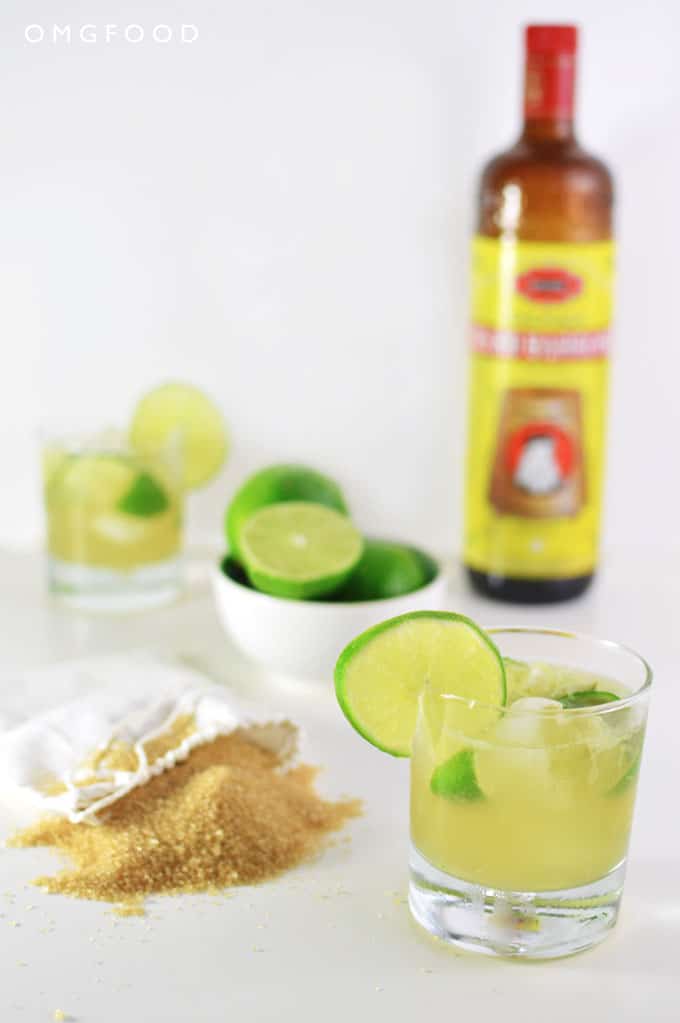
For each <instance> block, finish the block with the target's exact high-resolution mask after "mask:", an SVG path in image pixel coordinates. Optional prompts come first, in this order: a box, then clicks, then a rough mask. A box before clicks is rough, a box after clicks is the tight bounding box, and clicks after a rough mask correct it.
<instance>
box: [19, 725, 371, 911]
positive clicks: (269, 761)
mask: <svg viewBox="0 0 680 1023" xmlns="http://www.w3.org/2000/svg"><path fill="white" fill-rule="evenodd" d="M315 775H316V770H315V769H314V768H312V767H309V766H307V765H301V766H298V767H295V768H293V769H291V770H287V771H284V770H282V766H281V763H280V761H279V759H278V758H277V757H276V755H275V754H274V753H272V752H271V751H270V750H267V749H265V748H264V747H262V746H258V745H256V744H255V743H253V742H251V741H249V740H247V739H246V738H245V737H244V736H242V735H239V734H238V733H232V734H231V735H228V736H221V737H219V738H217V739H215V740H214V741H213V742H211V743H207V744H205V745H203V746H199V747H198V748H196V749H195V750H194V751H193V752H192V753H191V754H190V755H189V757H188V758H187V759H186V760H185V761H184V762H182V763H180V764H177V765H176V766H175V767H173V768H171V769H170V770H168V771H165V772H164V773H162V774H160V775H157V776H156V777H154V778H152V779H151V780H150V781H149V782H147V783H146V784H145V785H142V786H140V787H138V788H136V789H133V790H132V791H131V792H129V793H128V794H127V795H126V796H123V797H122V798H121V799H119V800H118V801H117V802H116V803H114V804H112V805H111V806H110V807H109V808H108V810H107V811H106V813H105V815H104V816H102V818H101V823H99V824H94V825H93V824H86V823H81V824H72V823H71V822H70V821H67V820H65V819H63V818H54V817H51V818H45V819H43V820H41V821H38V822H37V823H36V824H34V825H33V826H31V827H29V828H27V829H25V830H24V831H20V832H19V833H17V834H16V835H14V836H13V837H12V839H11V840H10V844H11V845H12V846H15V847H34V846H52V847H54V848H56V849H57V850H58V851H60V852H61V853H62V854H64V855H65V856H66V858H67V860H70V861H71V864H72V866H69V867H67V868H66V869H64V870H62V871H60V872H59V873H57V874H54V875H51V876H46V877H40V878H38V879H37V880H36V882H35V883H36V884H37V885H39V886H41V887H43V888H44V889H45V890H46V891H48V892H52V893H54V892H58V893H61V894H64V895H72V896H75V897H78V898H84V899H97V900H103V901H109V902H114V903H119V904H122V905H123V906H127V905H130V904H132V905H135V906H137V905H138V904H139V903H140V902H141V901H142V900H143V899H144V897H145V896H147V895H151V894H153V893H159V894H162V893H165V894H174V893H179V892H205V891H216V890H219V889H222V888H224V887H230V886H232V885H237V884H253V883H256V882H258V881H263V880H266V879H268V878H271V877H275V876H276V875H277V874H280V873H282V872H283V871H285V870H288V869H290V868H292V867H294V866H297V865H298V864H299V863H302V862H303V861H305V860H309V859H311V858H313V857H314V856H315V855H317V854H318V853H319V852H320V851H321V849H322V848H323V846H324V845H325V844H326V841H327V837H328V835H329V834H330V833H332V832H334V831H337V830H339V829H340V828H341V827H342V826H343V825H344V824H345V823H346V822H347V820H348V819H350V818H351V817H356V816H357V815H358V814H359V812H360V804H359V803H358V802H357V801H355V800H353V801H344V802H336V803H332V802H327V801H325V800H323V799H321V797H320V796H319V795H318V794H317V792H316V791H315V788H314V779H315ZM251 908H254V906H253V905H252V904H251ZM135 913H136V909H135ZM124 915H131V914H128V913H124ZM114 924H115V921H114Z"/></svg>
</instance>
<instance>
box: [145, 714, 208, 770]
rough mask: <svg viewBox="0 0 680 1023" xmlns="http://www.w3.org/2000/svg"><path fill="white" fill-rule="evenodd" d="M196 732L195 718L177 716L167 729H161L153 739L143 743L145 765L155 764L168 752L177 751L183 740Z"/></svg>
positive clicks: (191, 716) (184, 715)
mask: <svg viewBox="0 0 680 1023" xmlns="http://www.w3.org/2000/svg"><path fill="white" fill-rule="evenodd" d="M195 731H196V718H195V717H194V715H193V714H178V715H177V717H176V718H175V719H174V721H172V722H171V724H170V726H169V727H168V728H165V729H163V731H162V732H161V734H160V735H157V736H156V738H155V739H149V740H148V742H145V743H144V752H145V754H146V759H147V763H149V764H155V763H156V761H157V760H159V759H160V758H161V757H164V756H165V754H166V753H169V752H170V750H174V749H177V747H178V746H180V745H181V744H182V743H183V742H184V740H185V739H188V738H189V736H191V735H193V734H194V732H195Z"/></svg>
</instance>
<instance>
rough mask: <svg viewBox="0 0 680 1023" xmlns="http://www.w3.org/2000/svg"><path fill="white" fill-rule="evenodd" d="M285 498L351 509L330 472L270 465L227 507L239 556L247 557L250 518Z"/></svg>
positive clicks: (227, 524) (233, 550)
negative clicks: (244, 537)
mask: <svg viewBox="0 0 680 1023" xmlns="http://www.w3.org/2000/svg"><path fill="white" fill-rule="evenodd" d="M283 501H312V502H314V503H316V504H323V505H325V506H326V507H327V508H335V510H336V511H339V512H345V513H346V512H347V505H346V504H345V499H344V497H343V496H342V491H341V490H340V487H339V486H338V485H337V483H335V482H334V481H333V480H332V479H329V477H328V476H324V475H323V474H322V473H320V472H317V471H316V470H315V469H308V468H307V467H306V466H304V465H270V466H268V467H267V468H266V469H261V470H260V471H259V472H256V473H255V474H254V475H253V476H250V477H249V479H247V480H246V481H245V483H244V484H243V485H242V486H241V487H240V488H239V490H238V491H237V492H236V494H235V495H234V497H233V498H232V500H231V503H230V504H229V507H228V508H227V514H226V518H225V524H224V525H225V531H226V534H227V542H228V544H229V550H230V551H231V553H232V555H233V556H234V557H235V558H237V559H238V560H243V554H242V551H241V530H242V528H243V525H244V523H245V521H246V519H248V518H250V516H251V515H252V514H253V513H254V512H256V511H259V510H260V508H265V507H267V505H270V504H280V503H282V502H283Z"/></svg>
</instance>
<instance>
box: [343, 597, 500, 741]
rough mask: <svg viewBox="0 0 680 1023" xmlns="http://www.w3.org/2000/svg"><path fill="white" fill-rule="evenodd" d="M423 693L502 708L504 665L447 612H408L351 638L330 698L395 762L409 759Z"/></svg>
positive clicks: (488, 643) (478, 634)
mask: <svg viewBox="0 0 680 1023" xmlns="http://www.w3.org/2000/svg"><path fill="white" fill-rule="evenodd" d="M425 689H426V691H427V693H432V694H434V695H438V694H442V695H443V694H449V695H451V696H456V697H459V698H461V701H469V704H470V705H471V706H472V705H473V704H474V703H479V704H481V705H483V706H485V707H500V706H503V705H504V704H505V700H506V685H505V668H504V665H503V659H502V657H501V655H500V653H499V651H498V650H497V649H496V647H495V645H494V643H493V642H492V640H491V639H490V638H489V636H487V634H486V633H485V632H484V631H483V630H482V629H480V628H479V626H477V625H475V624H474V622H472V621H470V619H469V618H465V617H464V616H463V615H459V614H454V613H453V612H450V611H414V612H411V613H408V614H404V615H399V616H398V617H397V618H390V619H388V620H387V621H385V622H381V623H380V624H379V625H374V626H373V628H371V629H368V630H367V631H366V632H363V633H362V634H361V635H360V636H357V637H356V639H353V640H352V642H351V643H350V644H349V645H348V646H347V647H345V649H344V650H343V652H342V653H341V654H340V657H339V658H338V661H337V664H336V667H335V691H336V695H337V698H338V703H339V704H340V707H341V709H342V711H343V713H344V715H345V717H346V718H347V719H348V721H349V723H350V724H351V725H352V727H353V728H355V729H356V731H357V732H359V734H360V735H361V736H362V737H363V738H364V739H366V740H367V741H368V742H370V743H371V744H372V745H373V746H377V748H378V749H380V750H382V751H383V752H385V753H390V754H391V755H392V756H395V757H408V756H410V753H411V744H412V740H413V735H414V732H415V728H416V719H417V715H418V703H419V700H420V697H421V693H422V692H423V690H425ZM439 702H443V701H439ZM451 702H452V703H454V701H451ZM455 702H457V701H455ZM461 706H464V704H463V703H461Z"/></svg>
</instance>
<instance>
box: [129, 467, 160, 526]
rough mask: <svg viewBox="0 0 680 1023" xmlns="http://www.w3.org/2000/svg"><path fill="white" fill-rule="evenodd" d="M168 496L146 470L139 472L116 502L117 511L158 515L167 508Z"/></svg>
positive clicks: (145, 516)
mask: <svg viewBox="0 0 680 1023" xmlns="http://www.w3.org/2000/svg"><path fill="white" fill-rule="evenodd" d="M169 504H170V502H169V501H168V496H167V494H166V493H165V491H164V490H163V488H162V487H161V485H160V484H159V483H157V482H156V480H155V479H154V478H153V476H151V475H150V473H148V472H140V474H139V475H138V476H137V478H136V479H135V481H134V482H133V484H132V486H131V487H130V489H129V490H128V491H127V493H125V494H123V496H122V497H121V499H120V501H119V502H118V505H117V507H118V511H121V512H125V514H126V515H137V516H140V517H141V518H148V517H149V516H151V515H159V514H160V513H161V512H164V511H165V510H166V508H168V506H169Z"/></svg>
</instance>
